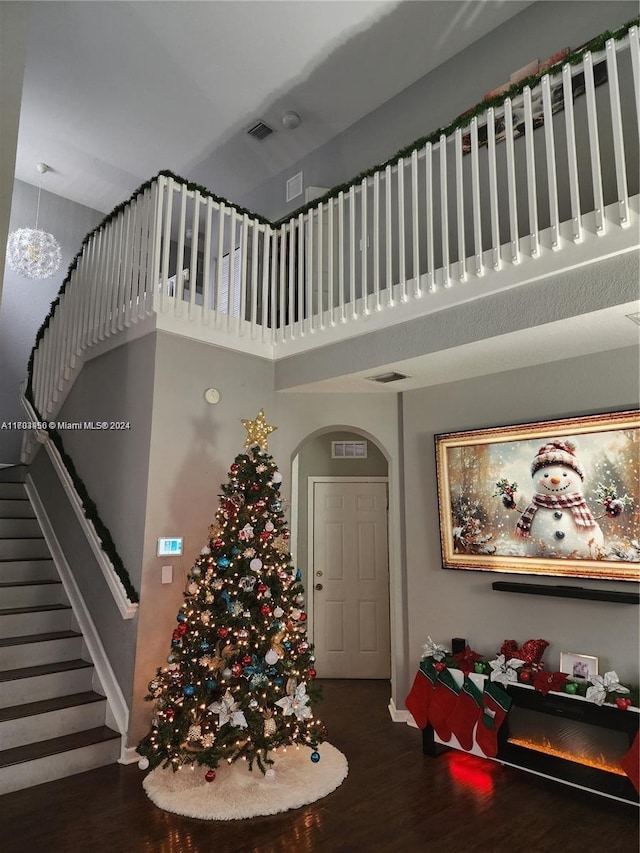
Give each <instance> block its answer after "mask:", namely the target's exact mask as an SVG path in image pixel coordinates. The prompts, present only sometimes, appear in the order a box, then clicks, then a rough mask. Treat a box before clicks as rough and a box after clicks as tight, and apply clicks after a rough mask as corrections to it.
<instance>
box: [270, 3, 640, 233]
mask: <svg viewBox="0 0 640 853" xmlns="http://www.w3.org/2000/svg"><path fill="white" fill-rule="evenodd" d="M638 25H640V16H638V17H637V18H634V19H633V20H631V21H628V22H627V23H626V24H623V25H622V26H621V27H618V29H617V30H613V31H610V30H606V31H605V32H604V33H601V34H600V35H599V36H596V37H595V38H592V39H591V40H590V41H588V42H587V43H586V44H584V45H583V46H582V47H580V48H578V49H576V50H574V51H573V52H572V53H569V54H567V56H565V57H563V58H562V60H560V61H559V62H557V63H556V64H555V65H551V66H550V67H549V68H545V70H544V71H543V72H538V73H536V74H532V75H531V76H530V77H525V78H524V79H523V80H520V81H519V82H518V83H514V84H513V86H510V87H509V88H508V89H505V90H504V91H503V92H500V94H498V95H493V96H492V97H490V98H484V99H483V100H482V101H480V102H479V103H478V104H476V106H475V107H473V108H472V109H470V110H467V111H465V112H464V113H463V114H462V115H460V116H458V117H457V118H456V119H454V120H453V121H452V122H451V123H450V124H448V125H446V126H445V127H439V128H438V129H437V130H434V131H433V132H432V133H430V134H428V135H427V136H422V137H420V138H419V139H416V140H415V141H414V142H412V143H411V144H410V145H407V146H406V147H405V148H401V149H400V150H399V151H396V153H395V154H394V155H393V156H392V157H390V158H389V159H388V160H385V161H384V163H379V164H378V165H377V166H371V167H370V168H369V169H366V170H365V171H364V172H360V174H358V175H356V176H355V178H352V179H351V180H350V181H347V182H346V183H344V184H338V185H337V186H335V187H332V188H331V189H330V190H329V192H327V193H325V194H324V195H323V196H320V197H318V198H316V199H314V200H313V201H311V202H307V204H304V205H302V207H299V208H298V209H297V210H294V211H293V213H287V215H286V216H283V217H282V218H281V219H279V220H278V221H277V222H275V223H274V224H275V225H280V224H281V223H283V222H288V221H289V220H290V219H293V218H294V217H296V216H300V214H301V213H307V211H309V210H312V209H315V208H316V207H317V206H318V205H319V204H321V203H324V202H326V201H329V200H330V199H332V198H337V197H338V195H339V194H340V193H341V192H342V193H345V192H348V191H349V190H350V189H351V187H356V186H359V185H360V184H361V183H362V181H363V180H364V179H365V178H371V177H373V175H375V173H376V172H382V171H384V170H385V169H386V167H387V166H395V165H397V163H398V161H399V160H400V159H402V158H405V157H409V156H410V155H411V154H413V152H414V151H417V150H418V149H420V148H424V146H425V145H426V144H427V143H428V142H431V143H432V144H434V143H436V142H439V141H440V137H441V136H442V135H444V136H451V134H452V133H453V132H454V131H456V130H457V129H458V128H463V127H468V126H469V125H470V124H471V121H472V119H474V118H476V116H479V115H482V114H483V113H485V112H486V111H487V110H488V109H489V107H501V106H502V104H503V103H504V101H505V100H506V99H507V98H511V99H513V98H515V97H516V95H520V94H521V93H522V92H523V91H524V88H525V86H529V88H533V87H534V86H535V85H536V84H537V83H539V82H540V80H541V79H542V78H543V77H544V76H545V74H549V75H553V74H556V73H558V72H559V71H561V70H562V66H563V65H566V64H567V63H568V64H569V65H577V64H578V63H579V62H580V61H581V59H582V57H583V56H584V55H585V53H587V52H588V51H590V52H591V53H596V52H597V51H600V50H604V48H605V46H606V43H607V42H608V41H609V39H614V41H620V40H621V39H623V38H624V37H625V36H626V34H627V33H628V32H629V30H630V29H631V27H635V26H638Z"/></svg>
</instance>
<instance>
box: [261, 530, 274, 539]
mask: <svg viewBox="0 0 640 853" xmlns="http://www.w3.org/2000/svg"><path fill="white" fill-rule="evenodd" d="M270 536H271V534H270V533H269V532H268V531H267V530H263V531H262V533H261V534H260V539H261V540H262V542H266V541H267V539H268V538H269V537H270Z"/></svg>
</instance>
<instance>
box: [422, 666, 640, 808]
mask: <svg viewBox="0 0 640 853" xmlns="http://www.w3.org/2000/svg"><path fill="white" fill-rule="evenodd" d="M472 678H473V679H474V680H476V681H477V682H478V686H480V687H481V686H482V680H483V676H472ZM507 692H508V694H509V696H510V697H511V700H512V705H511V708H510V710H509V712H508V714H507V716H506V718H505V720H504V722H503V724H502V725H501V727H500V729H499V731H498V753H497V755H496V757H495V759H494V760H495V761H498V762H500V763H502V764H508V765H510V766H512V767H517V768H520V769H522V770H527V771H529V772H531V773H536V774H538V775H542V776H546V777H548V778H550V779H554V780H557V781H559V782H563V783H565V784H568V785H574V786H577V787H580V788H584V789H585V790H588V791H593V792H594V793H597V794H602V795H604V796H607V797H613V798H615V799H618V800H623V801H625V802H628V803H633V804H638V802H639V797H638V793H637V792H636V790H635V788H634V786H633V784H632V782H631V781H630V779H629V778H628V776H627V775H626V773H625V772H624V770H623V769H622V767H621V766H620V759H621V758H622V757H623V756H624V755H625V754H626V753H627V752H628V751H629V748H630V746H631V744H632V743H633V739H634V738H635V736H636V733H637V731H638V722H639V720H640V714H638V713H637V712H636V711H635V710H632V709H629V710H627V711H622V710H620V709H619V708H617V707H615V706H612V705H606V704H605V705H602V706H598V705H596V704H594V703H593V702H589V701H587V700H586V699H583V698H581V697H576V696H568V695H567V696H563V695H560V694H558V693H548V694H547V695H546V696H543V695H542V694H541V693H539V692H537V691H535V690H534V689H533V688H532V687H529V686H525V685H521V684H518V685H515V684H514V685H509V686H508V687H507ZM456 744H457V741H456V740H455V738H452V740H451V742H450V743H449V744H443V742H442V741H440V740H439V738H438V737H437V735H435V733H434V731H433V729H432V727H431V726H430V725H427V726H426V728H425V729H424V730H423V751H424V753H425V754H426V755H431V756H435V755H438V754H439V753H440V752H441V751H442V749H443V747H446V746H453V747H454V748H460V747H456ZM471 752H472V753H473V754H475V755H483V753H482V752H481V750H480V748H479V747H478V746H477V745H476V744H474V746H473V749H472V750H471Z"/></svg>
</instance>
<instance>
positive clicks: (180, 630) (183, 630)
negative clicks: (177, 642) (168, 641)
mask: <svg viewBox="0 0 640 853" xmlns="http://www.w3.org/2000/svg"><path fill="white" fill-rule="evenodd" d="M188 630H189V628H188V627H187V625H186V624H185V623H184V622H181V623H180V624H179V625H178V627H177V628H176V631H177V632H178V633H179V634H180V636H182V635H184V634H186V633H187V631H188Z"/></svg>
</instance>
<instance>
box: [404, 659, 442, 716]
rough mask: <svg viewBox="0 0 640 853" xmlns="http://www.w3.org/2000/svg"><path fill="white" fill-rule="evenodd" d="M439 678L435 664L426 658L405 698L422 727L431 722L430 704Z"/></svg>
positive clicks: (406, 703)
mask: <svg viewBox="0 0 640 853" xmlns="http://www.w3.org/2000/svg"><path fill="white" fill-rule="evenodd" d="M437 679H438V673H437V672H436V671H435V669H434V668H433V664H432V663H431V662H430V661H428V660H426V659H425V660H423V661H421V663H420V669H419V670H418V672H417V674H416V677H415V678H414V680H413V686H412V688H411V690H410V691H409V695H408V696H407V698H406V699H405V705H406V706H407V709H408V710H409V711H410V713H411V716H412V717H413V719H414V720H415V721H416V725H417V726H418V728H420V729H423V728H424V727H425V726H426V725H427V723H428V722H429V704H430V702H431V695H432V693H433V686H434V684H435V683H436V681H437Z"/></svg>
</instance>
